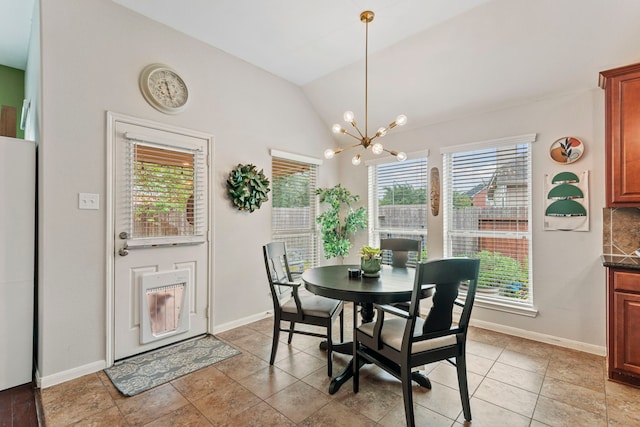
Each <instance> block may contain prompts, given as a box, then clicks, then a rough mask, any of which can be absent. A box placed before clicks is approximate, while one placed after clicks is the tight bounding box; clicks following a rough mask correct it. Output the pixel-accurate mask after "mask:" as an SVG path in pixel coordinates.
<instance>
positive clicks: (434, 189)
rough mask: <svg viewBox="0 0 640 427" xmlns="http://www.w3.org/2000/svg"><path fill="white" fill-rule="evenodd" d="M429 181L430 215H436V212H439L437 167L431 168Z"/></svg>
mask: <svg viewBox="0 0 640 427" xmlns="http://www.w3.org/2000/svg"><path fill="white" fill-rule="evenodd" d="M429 183H430V188H429V202H430V203H431V215H433V216H438V213H440V174H439V173H438V168H436V167H433V168H431V175H430V176H429Z"/></svg>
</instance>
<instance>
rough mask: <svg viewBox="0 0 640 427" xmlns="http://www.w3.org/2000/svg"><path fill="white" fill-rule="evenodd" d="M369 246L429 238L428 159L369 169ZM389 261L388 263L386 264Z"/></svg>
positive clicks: (373, 166) (423, 244)
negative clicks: (388, 240) (383, 240)
mask: <svg viewBox="0 0 640 427" xmlns="http://www.w3.org/2000/svg"><path fill="white" fill-rule="evenodd" d="M368 168H369V244H370V245H371V246H379V245H380V239H386V238H409V239H416V240H421V241H422V248H423V252H424V251H425V250H426V235H427V198H428V196H427V195H428V191H427V158H426V157H423V158H418V159H414V160H407V161H404V162H393V163H383V164H371V165H369V167H368ZM385 261H387V260H385Z"/></svg>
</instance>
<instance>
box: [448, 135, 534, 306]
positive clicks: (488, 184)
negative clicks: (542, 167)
mask: <svg viewBox="0 0 640 427" xmlns="http://www.w3.org/2000/svg"><path fill="white" fill-rule="evenodd" d="M533 141H535V134H532V135H524V136H518V137H513V138H504V139H500V140H494V141H487V142H483V143H476V144H470V145H467V146H459V147H451V148H445V149H443V150H442V152H443V154H444V158H443V207H444V209H443V214H444V253H445V255H446V256H454V257H455V256H470V257H477V258H480V259H481V264H480V277H479V281H478V293H477V295H476V300H477V301H478V303H479V304H481V305H482V303H483V302H485V303H487V305H486V306H491V304H493V305H494V308H500V309H503V310H507V311H514V312H522V313H523V314H530V313H531V308H532V306H533V282H532V280H531V143H532V142H533ZM519 307H520V308H522V309H523V310H518V308H519Z"/></svg>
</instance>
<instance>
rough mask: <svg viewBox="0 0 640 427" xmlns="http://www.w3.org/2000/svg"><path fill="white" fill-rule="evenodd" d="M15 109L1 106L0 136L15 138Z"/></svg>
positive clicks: (16, 117) (16, 118)
mask: <svg viewBox="0 0 640 427" xmlns="http://www.w3.org/2000/svg"><path fill="white" fill-rule="evenodd" d="M17 120H18V116H17V113H16V107H11V106H9V105H3V106H2V109H0V136H9V137H11V138H15V137H16V135H17V123H18V122H17Z"/></svg>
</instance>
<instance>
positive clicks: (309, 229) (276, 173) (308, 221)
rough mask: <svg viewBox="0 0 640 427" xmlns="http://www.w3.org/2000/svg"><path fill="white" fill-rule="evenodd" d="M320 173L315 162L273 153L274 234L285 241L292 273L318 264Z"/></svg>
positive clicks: (275, 239)
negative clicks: (317, 193) (275, 155)
mask: <svg viewBox="0 0 640 427" xmlns="http://www.w3.org/2000/svg"><path fill="white" fill-rule="evenodd" d="M317 174H318V166H317V165H316V164H311V163H306V162H302V161H296V160H289V159H285V158H280V157H272V192H271V200H272V210H273V213H272V217H271V218H272V222H271V230H272V237H273V240H274V241H284V242H285V243H286V245H287V254H288V259H289V267H290V268H291V272H292V273H293V274H301V273H302V272H303V271H304V270H305V269H307V268H311V267H315V266H317V265H318V245H317V235H316V225H315V224H316V222H315V218H316V213H317V203H316V195H315V190H316V187H317V184H316V180H317Z"/></svg>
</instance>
